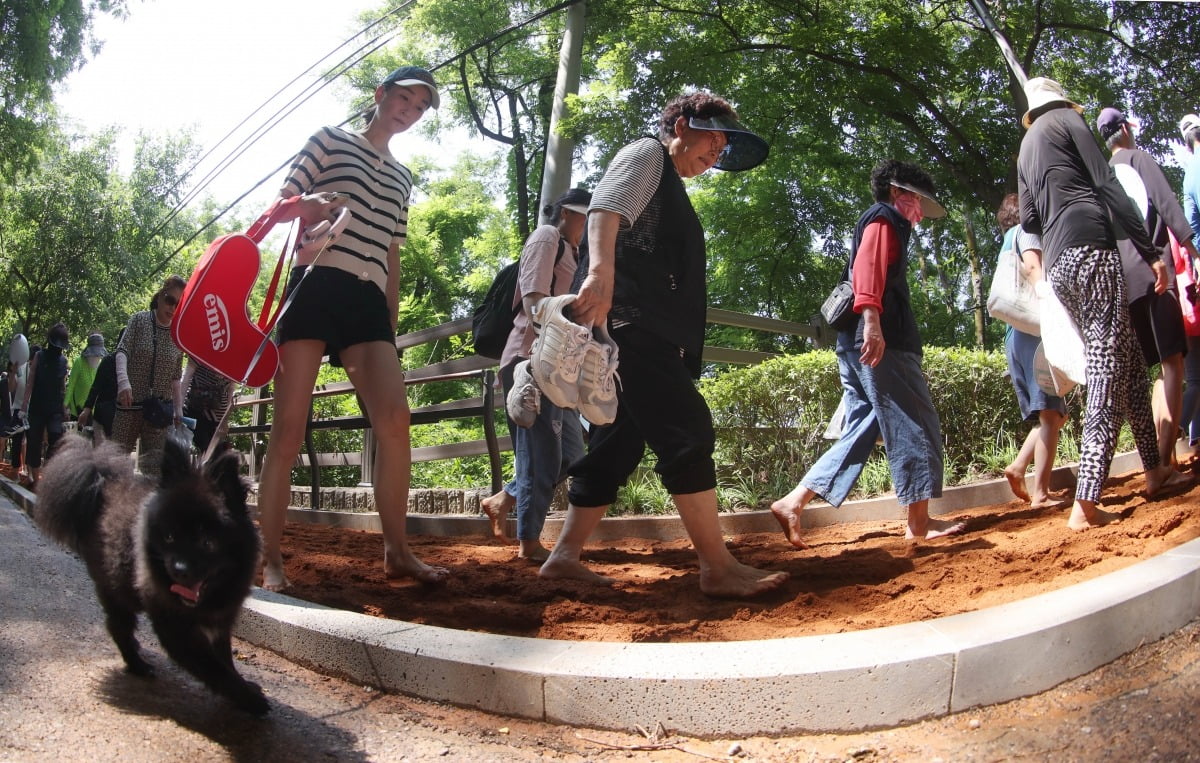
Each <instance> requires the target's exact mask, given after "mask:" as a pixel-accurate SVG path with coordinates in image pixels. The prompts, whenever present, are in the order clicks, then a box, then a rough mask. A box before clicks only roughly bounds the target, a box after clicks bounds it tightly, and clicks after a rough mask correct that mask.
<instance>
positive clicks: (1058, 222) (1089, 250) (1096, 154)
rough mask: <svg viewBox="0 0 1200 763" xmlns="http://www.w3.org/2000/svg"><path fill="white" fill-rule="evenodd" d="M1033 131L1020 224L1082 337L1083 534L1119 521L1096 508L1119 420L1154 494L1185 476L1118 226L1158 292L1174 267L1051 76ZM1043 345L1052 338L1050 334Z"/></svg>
mask: <svg viewBox="0 0 1200 763" xmlns="http://www.w3.org/2000/svg"><path fill="white" fill-rule="evenodd" d="M1025 96H1026V98H1027V99H1028V102H1029V110H1028V111H1026V112H1025V116H1024V117H1022V119H1021V123H1022V124H1023V125H1025V127H1026V128H1027V130H1026V132H1025V136H1024V138H1022V140H1021V150H1020V153H1019V154H1018V156H1017V192H1018V193H1019V194H1020V197H1021V227H1022V228H1024V229H1025V230H1026V231H1029V232H1030V233H1035V234H1037V235H1038V236H1040V237H1041V240H1042V245H1043V250H1042V256H1043V258H1044V263H1045V271H1046V275H1047V278H1048V280H1049V281H1050V284H1051V285H1052V286H1053V288H1054V293H1055V294H1056V295H1057V296H1058V298H1059V300H1061V301H1062V303H1063V306H1064V307H1066V309H1067V313H1068V314H1069V315H1070V316H1071V318H1072V319H1073V320H1074V321H1075V324H1076V325H1077V326H1079V330H1080V333H1081V334H1082V335H1083V346H1084V356H1085V363H1084V365H1085V371H1084V373H1085V374H1086V378H1087V408H1086V409H1085V412H1084V419H1083V437H1082V440H1081V442H1080V445H1079V477H1078V480H1077V482H1076V487H1075V503H1074V505H1073V506H1072V507H1071V515H1070V517H1069V518H1068V520H1067V525H1068V526H1069V527H1070V528H1071V529H1073V530H1086V529H1088V528H1089V527H1096V526H1098V525H1103V524H1106V523H1108V522H1111V521H1112V520H1113V519H1115V518H1116V517H1117V515H1116V514H1111V513H1109V512H1106V511H1101V510H1100V509H1098V508H1096V502H1097V501H1099V500H1100V491H1101V489H1102V488H1103V487H1104V480H1105V479H1107V478H1108V470H1109V467H1110V466H1111V465H1112V457H1113V451H1114V449H1115V448H1116V444H1117V433H1118V432H1119V430H1120V425H1121V418H1122V417H1125V418H1128V419H1129V428H1130V429H1131V430H1132V431H1133V437H1134V440H1135V442H1136V443H1137V449H1138V455H1140V456H1141V459H1142V467H1143V468H1144V469H1145V473H1146V492H1147V493H1149V494H1150V495H1151V496H1153V495H1155V494H1156V493H1158V492H1159V491H1160V490H1161V489H1163V488H1164V487H1174V486H1176V485H1178V484H1185V483H1186V482H1188V481H1189V480H1188V477H1187V476H1185V475H1183V474H1181V473H1179V472H1177V471H1175V469H1174V468H1172V466H1171V465H1170V464H1164V463H1162V461H1161V459H1160V457H1159V452H1158V437H1157V434H1156V432H1155V428H1154V415H1153V413H1152V412H1151V409H1150V394H1149V378H1148V377H1147V376H1146V369H1145V367H1144V366H1143V365H1142V363H1141V360H1140V359H1139V357H1138V355H1139V354H1140V350H1139V348H1138V341H1137V337H1136V335H1135V334H1134V331H1133V328H1132V326H1131V325H1130V322H1129V308H1128V303H1127V301H1126V293H1127V292H1126V286H1125V278H1124V276H1123V275H1122V272H1121V255H1120V252H1118V251H1117V241H1116V239H1117V237H1116V235H1115V234H1114V229H1113V223H1112V222H1110V215H1111V220H1113V221H1115V222H1116V224H1117V225H1119V226H1120V228H1121V229H1123V230H1124V232H1125V234H1126V235H1127V236H1128V237H1129V240H1130V242H1131V243H1132V244H1133V245H1134V247H1136V249H1137V251H1138V254H1140V255H1141V256H1142V259H1143V260H1145V262H1146V264H1147V265H1148V266H1149V267H1150V269H1151V270H1152V271H1153V273H1154V291H1155V292H1157V293H1159V294H1162V293H1163V292H1164V291H1166V289H1167V267H1166V264H1165V263H1163V261H1162V257H1161V252H1160V251H1159V250H1158V248H1157V247H1155V246H1154V242H1153V241H1151V240H1150V236H1149V235H1148V234H1147V233H1146V229H1145V227H1143V222H1142V217H1141V214H1139V212H1138V210H1137V207H1135V206H1134V204H1133V202H1132V201H1130V199H1129V197H1128V196H1127V195H1126V194H1125V190H1124V189H1123V188H1122V187H1121V185H1120V184H1119V183H1118V182H1117V179H1116V177H1115V176H1114V175H1113V171H1112V169H1111V168H1110V167H1109V166H1108V163H1107V162H1106V161H1105V160H1104V155H1103V154H1101V153H1100V148H1099V147H1098V146H1097V145H1096V139H1095V137H1094V136H1093V135H1092V131H1091V130H1090V129H1088V126H1087V123H1086V122H1084V121H1083V117H1082V116H1081V113H1082V112H1083V108H1082V107H1080V106H1078V105H1077V104H1075V103H1072V102H1071V101H1070V100H1069V99H1068V98H1067V96H1066V94H1065V93H1064V92H1063V88H1062V85H1060V84H1058V83H1057V82H1055V81H1054V80H1050V79H1046V78H1045V77H1035V78H1033V79H1031V80H1029V81H1028V82H1027V83H1026V84H1025ZM1043 341H1045V336H1044V334H1043Z"/></svg>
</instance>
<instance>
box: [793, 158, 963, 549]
mask: <svg viewBox="0 0 1200 763" xmlns="http://www.w3.org/2000/svg"><path fill="white" fill-rule="evenodd" d="M871 192H872V195H873V196H874V199H875V203H874V204H872V205H871V206H870V207H869V208H868V209H867V211H866V212H864V213H863V214H862V216H861V217H860V218H859V220H858V224H857V225H856V226H855V229H854V240H853V244H852V246H851V260H850V272H851V280H852V283H853V284H854V311H855V312H856V313H858V314H859V315H858V318H857V320H856V321H855V322H854V323H853V324H852V325H850V326H849V327H848V328H846V329H843V330H841V331H839V332H838V338H837V360H838V373H839V375H840V376H841V379H842V403H843V405H844V406H845V411H846V421H845V425H844V427H843V430H842V435H841V437H840V438H839V439H838V441H837V442H836V443H834V445H833V447H831V448H830V449H829V450H828V451H826V452H825V454H824V455H822V456H821V457H820V458H819V459H817V462H816V463H815V464H813V466H812V468H811V469H809V470H808V473H807V474H805V475H804V477H803V478H802V479H801V480H800V482H799V484H797V485H796V487H795V488H794V489H793V490H792V492H790V493H788V494H787V495H786V496H784V497H783V498H780V499H779V500H778V501H776V502H775V503H773V504H772V505H771V511H772V513H774V515H775V518H776V519H777V520H778V521H779V524H780V526H781V527H782V528H783V533H784V535H786V536H787V539H788V541H789V542H791V544H792V545H793V546H796V547H798V548H804V547H805V544H804V541H803V540H802V539H801V515H802V513H803V511H804V508H805V506H807V505H808V503H809V502H810V501H811V500H812V499H813V498H816V497H817V496H821V497H822V498H824V499H825V500H826V501H828V502H829V503H830V504H832V505H833V506H840V505H841V504H842V502H843V501H845V500H846V497H847V496H848V495H849V493H850V489H851V488H853V487H854V483H855V482H856V481H857V480H858V477H859V475H860V474H862V470H863V467H864V466H865V464H866V462H867V457H868V456H869V455H870V454H871V451H872V450H874V448H875V442H876V440H877V439H878V438H879V437H880V436H881V435H882V437H883V443H884V449H885V450H886V452H887V460H888V468H889V470H890V471H891V476H892V484H893V486H894V487H895V489H896V501H897V502H898V503H899V504H900V505H902V506H905V507H906V509H907V515H908V516H907V519H908V527H907V529H906V531H905V536H906V537H907V538H909V539H910V540H923V539H931V538H936V537H938V536H942V535H948V534H951V533H955V532H958V531H960V530H962V525H961V524H958V523H954V522H950V521H947V520H936V519H930V518H929V500H930V499H931V498H937V497H939V496H940V495H941V494H942V461H943V454H942V430H941V422H940V421H939V420H938V415H937V410H935V409H934V407H933V399H932V397H931V395H930V394H929V385H928V383H927V382H926V380H925V375H924V373H923V372H922V370H921V354H922V346H921V333H920V330H919V328H918V325H917V318H916V315H915V314H914V313H913V309H912V299H911V297H910V296H909V288H908V244H909V240H910V239H911V238H912V234H913V229H914V228H915V227H916V226H917V224H918V223H920V222H921V221H922V220H923V219H925V218H927V217H928V218H931V219H932V218H938V217H944V216H945V215H946V210H945V209H943V208H942V205H941V204H939V203H938V202H937V201H936V200H935V199H934V198H933V194H934V187H933V180H932V178H930V177H929V174H928V173H926V172H925V171H924V170H923V169H921V168H920V167H917V166H916V165H913V164H909V163H907V162H900V161H896V160H895V159H888V160H885V161H883V162H880V163H879V164H878V165H877V166H876V167H875V169H874V171H872V172H871Z"/></svg>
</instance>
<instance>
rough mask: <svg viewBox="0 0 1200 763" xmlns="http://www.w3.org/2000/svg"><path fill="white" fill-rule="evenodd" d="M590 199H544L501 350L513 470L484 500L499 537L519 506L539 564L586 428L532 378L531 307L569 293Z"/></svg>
mask: <svg viewBox="0 0 1200 763" xmlns="http://www.w3.org/2000/svg"><path fill="white" fill-rule="evenodd" d="M591 201H592V194H591V193H589V192H588V191H585V190H584V189H582V188H572V189H570V190H568V191H567V192H566V193H564V194H562V195H561V196H559V197H558V198H557V199H556V200H555V201H554V203H553V204H547V205H546V207H545V210H544V212H545V215H546V219H547V222H546V223H545V224H544V225H541V226H539V227H538V228H537V229H536V230H535V231H533V233H531V234H529V238H528V239H527V240H526V241H525V247H524V248H523V249H522V250H521V258H520V260H519V263H520V265H519V271H518V276H517V284H516V290H515V293H514V294H513V296H512V299H513V301H514V302H517V303H519V304H520V306H521V307H520V309H519V310H517V313H516V315H515V316H514V319H513V328H512V331H511V332H510V333H509V335H508V341H507V342H506V343H505V345H504V350H503V352H502V353H501V356H500V380H501V383H502V384H503V387H504V390H505V395H506V401H507V405H506V408H507V411H508V419H509V433H510V434H511V435H512V441H513V455H514V468H513V471H514V475H513V480H512V482H510V483H509V484H508V485H507V486H506V487H505V489H504V490H503V491H501V492H500V493H498V494H496V495H494V496H492V497H491V498H487V499H484V501H482V502H481V503H482V506H483V510H484V513H486V514H487V515H488V519H489V520H491V525H492V532H493V534H494V535H496V536H497V537H501V538H503V537H505V533H504V528H505V525H506V520H507V515H508V512H509V508H510V506H512V505H514V504H515V506H516V510H517V542H518V543H519V545H520V549H519V550H518V552H517V556H518V557H519V558H522V559H529V560H531V561H535V562H543V561H545V560H546V557H547V556H549V554H550V552H549V551H548V550H546V548H545V547H544V546H543V545H542V543H541V540H540V539H541V535H542V528H543V527H544V526H545V524H546V514H547V513H549V511H550V502H551V500H552V499H553V498H554V488H555V486H556V485H557V484H558V483H559V482H561V481H562V480H563V479H565V478H566V476H567V467H568V466H570V465H571V464H572V463H573V462H574V461H576V460H577V459H578V458H579V457H580V456H582V455H583V429H582V426H581V425H580V422H579V415H578V414H577V413H576V412H575V411H573V410H570V409H565V408H561V407H559V406H557V405H555V404H554V403H553V402H552V401H551V400H550V399H549V398H547V397H545V396H543V395H542V393H541V390H540V389H538V387H537V385H536V384H535V383H534V381H533V378H532V375H531V372H530V368H529V355H530V351H531V348H532V346H533V341H534V337H535V331H534V326H533V324H532V321H531V319H530V313H531V312H532V311H533V308H534V306H535V305H537V304H538V302H540V301H541V300H542V299H544V298H546V297H556V296H560V295H563V294H569V293H570V291H571V283H572V281H573V280H574V277H575V269H576V267H577V266H578V262H579V244H580V241H581V240H582V239H583V231H584V227H585V226H586V225H587V208H588V204H590V203H591ZM510 496H511V498H512V503H511V504H510V502H509V501H510V498H509V497H510Z"/></svg>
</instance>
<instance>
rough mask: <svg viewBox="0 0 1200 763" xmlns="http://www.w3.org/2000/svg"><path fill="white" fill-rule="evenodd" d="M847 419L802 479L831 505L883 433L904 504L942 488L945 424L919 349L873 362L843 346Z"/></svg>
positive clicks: (894, 482) (854, 479)
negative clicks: (872, 364)
mask: <svg viewBox="0 0 1200 763" xmlns="http://www.w3.org/2000/svg"><path fill="white" fill-rule="evenodd" d="M837 358H838V373H839V375H840V376H841V381H842V400H843V402H844V403H845V409H846V423H845V427H844V428H843V430H842V436H841V438H840V439H839V440H838V441H837V442H836V443H834V444H833V447H831V448H830V449H829V450H827V451H826V452H825V454H824V455H822V456H821V457H820V458H819V459H817V462H816V463H815V464H813V466H812V468H811V469H809V470H808V473H807V474H805V475H804V478H803V479H802V480H801V483H803V484H804V485H805V486H806V487H807V488H809V489H810V490H812V491H813V492H814V493H816V494H817V495H819V496H821V497H822V498H824V499H825V500H826V501H828V502H829V503H830V504H832V505H833V506H841V505H842V503H844V502H845V500H846V496H847V495H849V494H850V490H851V489H853V487H854V483H855V482H857V481H858V477H859V475H860V474H862V470H863V466H864V465H866V463H867V458H868V457H869V456H870V455H871V451H872V449H873V448H874V447H875V441H876V440H877V439H878V438H879V436H880V435H881V434H882V435H883V442H884V449H885V450H886V452H887V459H888V467H889V469H890V470H891V473H892V485H893V487H894V488H895V491H896V500H897V502H898V503H900V505H902V506H910V505H912V504H914V503H917V502H918V501H923V500H927V499H929V498H938V497H940V496H941V494H942V478H943V474H942V472H943V456H942V452H943V445H942V429H941V424H940V423H939V421H938V415H937V411H936V410H935V409H934V407H933V400H932V398H931V397H930V394H929V385H928V384H927V383H926V381H925V374H924V373H923V372H922V371H921V356H920V355H919V354H917V353H915V352H904V351H900V350H885V351H884V353H883V359H882V360H880V362H879V365H877V366H875V367H874V368H872V367H870V366H864V365H863V364H862V363H860V362H859V360H858V350H839V351H838V353H837Z"/></svg>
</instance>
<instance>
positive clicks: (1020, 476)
mask: <svg viewBox="0 0 1200 763" xmlns="http://www.w3.org/2000/svg"><path fill="white" fill-rule="evenodd" d="M996 221H997V222H999V223H1000V227H1001V228H1002V229H1003V230H1004V231H1005V234H1004V242H1003V243H1002V244H1001V248H1002V250H1004V249H1014V250H1016V252H1017V255H1018V257H1019V258H1020V263H1021V274H1022V276H1023V277H1024V278H1025V280H1026V281H1027V282H1029V283H1030V284H1035V283H1038V282H1039V281H1041V280H1042V278H1043V277H1044V276H1043V274H1042V242H1041V241H1040V240H1039V239H1038V237H1037V236H1035V235H1033V234H1032V233H1026V232H1025V230H1024V229H1022V228H1021V224H1020V223H1021V205H1020V200H1019V199H1018V197H1017V195H1016V194H1015V193H1010V194H1008V195H1007V196H1005V197H1004V201H1002V202H1001V203H1000V209H999V210H998V211H997V212H996ZM1041 342H1042V340H1041V337H1038V336H1034V335H1033V334H1026V333H1025V332H1024V331H1021V330H1020V329H1018V328H1016V327H1015V326H1009V327H1008V329H1007V330H1006V331H1005V332H1004V360H1005V361H1006V362H1007V364H1008V376H1009V378H1010V379H1011V380H1012V385H1013V391H1014V392H1016V393H1017V405H1018V406H1019V407H1020V408H1021V420H1022V421H1029V422H1032V423H1033V428H1032V429H1030V430H1029V434H1027V435H1026V436H1025V440H1024V442H1022V443H1021V449H1020V450H1019V451H1018V452H1017V456H1016V458H1014V459H1013V460H1012V463H1010V464H1009V465H1008V466H1006V467H1004V478H1005V479H1006V480H1008V486H1009V488H1011V489H1012V492H1013V495H1015V496H1016V497H1017V498H1020V499H1021V500H1022V501H1028V502H1029V505H1030V506H1032V507H1033V508H1035V509H1041V508H1046V507H1048V506H1052V505H1054V503H1055V502H1054V499H1053V498H1051V497H1050V477H1051V475H1052V474H1053V473H1054V459H1055V456H1056V455H1057V454H1058V436H1059V433H1060V432H1061V431H1062V428H1063V424H1065V423H1066V421H1067V404H1066V402H1065V401H1064V400H1063V399H1062V398H1061V397H1059V396H1058V395H1051V394H1048V393H1047V392H1046V391H1045V390H1043V389H1042V388H1041V387H1040V386H1039V385H1038V382H1037V374H1036V372H1035V370H1034V357H1035V355H1036V354H1037V348H1038V346H1039V345H1040V344H1041ZM1031 463H1032V464H1033V491H1032V494H1031V493H1030V491H1029V490H1027V489H1026V487H1025V472H1026V471H1027V470H1028V469H1029V464H1031Z"/></svg>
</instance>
